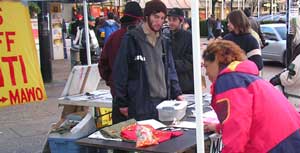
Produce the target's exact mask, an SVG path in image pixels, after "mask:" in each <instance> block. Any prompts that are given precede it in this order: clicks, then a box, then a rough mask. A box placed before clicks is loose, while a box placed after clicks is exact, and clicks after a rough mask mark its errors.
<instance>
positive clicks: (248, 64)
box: [219, 60, 259, 76]
mask: <svg viewBox="0 0 300 153" xmlns="http://www.w3.org/2000/svg"><path fill="white" fill-rule="evenodd" d="M231 72H241V73H248V74H252V75H258V74H259V71H258V68H257V66H256V64H255V63H254V62H252V61H250V60H245V61H234V62H231V63H230V64H229V65H228V66H227V67H225V68H224V69H223V70H221V72H220V74H219V76H220V75H222V74H226V73H231Z"/></svg>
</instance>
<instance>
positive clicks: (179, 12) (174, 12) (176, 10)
mask: <svg viewBox="0 0 300 153" xmlns="http://www.w3.org/2000/svg"><path fill="white" fill-rule="evenodd" d="M168 16H174V17H179V19H180V20H181V21H183V19H184V13H183V11H182V10H181V9H180V8H173V9H171V10H170V11H169V12H168Z"/></svg>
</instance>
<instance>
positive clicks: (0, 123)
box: [0, 60, 70, 153]
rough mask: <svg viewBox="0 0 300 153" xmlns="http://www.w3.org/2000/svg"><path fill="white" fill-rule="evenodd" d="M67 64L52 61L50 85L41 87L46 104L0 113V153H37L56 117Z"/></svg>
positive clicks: (15, 108)
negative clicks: (46, 98)
mask: <svg viewBox="0 0 300 153" xmlns="http://www.w3.org/2000/svg"><path fill="white" fill-rule="evenodd" d="M69 63H70V62H69V61H68V60H56V61H52V71H53V82H52V83H48V84H45V88H46V92H47V96H48V100H47V101H45V102H39V103H31V104H24V105H17V106H11V107H5V108H1V110H0V131H1V133H0V152H1V153H40V152H41V150H42V144H43V142H44V140H45V139H46V134H47V132H48V130H49V128H50V125H51V123H54V122H56V121H57V120H58V118H59V117H60V113H61V111H62V110H61V109H59V108H58V103H57V98H58V97H60V94H61V92H62V90H63V88H64V85H65V82H66V79H67V77H68V75H69V72H70V64H69Z"/></svg>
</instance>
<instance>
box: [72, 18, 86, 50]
mask: <svg viewBox="0 0 300 153" xmlns="http://www.w3.org/2000/svg"><path fill="white" fill-rule="evenodd" d="M82 26H83V16H82V15H81V14H77V15H76V20H75V21H72V22H71V23H70V28H69V29H70V32H69V33H70V36H71V46H72V47H74V43H73V41H74V39H75V37H76V34H77V29H78V27H82Z"/></svg>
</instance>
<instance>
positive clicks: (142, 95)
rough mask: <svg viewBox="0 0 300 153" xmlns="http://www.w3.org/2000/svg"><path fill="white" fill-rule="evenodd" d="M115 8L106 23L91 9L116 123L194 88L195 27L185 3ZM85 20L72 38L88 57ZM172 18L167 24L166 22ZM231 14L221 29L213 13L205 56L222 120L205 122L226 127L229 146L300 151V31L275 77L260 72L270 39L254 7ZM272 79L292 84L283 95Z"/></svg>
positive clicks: (152, 114)
mask: <svg viewBox="0 0 300 153" xmlns="http://www.w3.org/2000/svg"><path fill="white" fill-rule="evenodd" d="M108 15H109V16H108V19H107V20H106V21H100V20H97V22H98V23H99V24H100V23H102V25H101V26H99V25H95V19H94V18H92V17H89V19H88V20H89V27H90V32H89V34H90V37H91V39H90V42H91V51H92V52H94V54H95V55H98V56H100V59H99V60H98V61H94V63H95V62H98V64H99V65H98V67H99V72H100V75H101V77H102V78H103V79H104V80H105V82H106V84H107V85H108V86H109V87H110V89H111V94H112V96H113V107H112V108H113V111H112V119H113V124H116V123H119V122H122V121H125V120H127V119H130V118H135V119H136V120H145V119H158V112H157V109H156V106H157V105H158V104H159V103H160V102H162V101H164V100H168V99H175V100H178V101H182V100H184V97H183V94H194V82H193V80H194V77H193V54H192V52H193V51H192V33H191V28H192V27H191V20H190V19H185V14H184V12H183V10H182V9H180V8H172V9H170V10H169V11H168V9H167V7H166V5H165V4H164V3H163V2H162V1H160V0H151V1H148V2H147V3H146V5H145V8H144V10H142V8H141V7H140V5H139V4H138V3H137V2H128V3H126V5H125V10H124V16H123V17H122V18H121V19H120V23H117V22H116V21H115V20H114V17H113V14H111V13H110V14H108ZM81 20H82V16H81V15H78V16H77V20H76V22H74V25H75V26H76V28H72V31H73V32H72V33H73V34H72V39H74V46H77V47H78V48H79V49H80V52H81V54H80V57H81V58H82V59H81V60H82V61H81V62H82V64H87V63H86V60H85V59H83V58H86V55H85V54H86V53H85V51H84V50H85V48H86V47H85V46H84V43H83V42H84V41H82V40H84V33H85V32H84V30H83V28H82V25H83V24H82V22H81ZM166 20H167V25H168V26H167V30H166V29H165V28H164V29H163V25H164V24H165V22H166ZM227 22H228V24H227V28H228V29H227V30H228V31H229V33H227V34H222V33H223V30H224V29H223V26H222V24H221V21H220V19H218V18H216V19H215V15H211V16H210V18H209V19H208V20H207V25H208V37H207V38H208V39H214V40H213V41H211V42H210V43H209V44H208V46H207V48H206V49H205V50H204V52H203V54H202V57H203V61H204V63H203V64H204V66H205V69H206V75H207V76H208V78H209V80H210V81H211V82H212V87H211V94H212V102H211V105H212V107H213V108H214V110H215V112H216V113H217V116H218V119H219V121H220V123H219V124H215V123H205V127H204V128H205V130H206V131H214V132H217V133H220V134H222V141H223V144H224V147H223V149H222V152H224V153H226V152H271V153H275V152H276V153H298V152H300V133H299V132H300V131H299V127H300V116H299V113H298V111H299V103H300V102H299V99H300V96H299V93H300V92H299V91H298V90H297V92H294V91H295V90H293V89H299V87H298V84H299V83H300V79H299V76H300V75H299V67H300V66H299V64H300V61H299V60H300V57H299V56H298V55H299V53H300V52H299V48H300V47H299V44H300V42H299V41H298V40H299V38H300V37H299V32H300V31H299V30H298V32H297V33H296V36H295V40H296V39H297V41H294V44H293V46H294V49H293V50H294V52H293V61H292V62H291V64H290V66H289V67H288V69H287V70H286V71H284V72H283V73H280V74H278V75H276V76H275V77H274V78H272V79H271V80H270V82H269V81H265V80H263V79H262V78H261V77H260V75H259V74H260V71H261V70H262V69H263V60H262V56H261V49H262V48H263V47H264V46H266V45H267V43H266V42H265V40H264V37H263V35H262V33H261V31H260V25H259V23H258V22H257V21H255V19H254V18H253V17H251V11H250V10H249V9H248V8H246V9H245V10H244V11H241V10H233V11H231V12H230V13H229V14H228V16H227ZM94 27H97V28H94ZM298 28H299V27H298ZM299 29H300V28H299ZM75 31H76V32H75ZM100 48H102V52H100V50H101V49H100ZM194 62H201V61H194ZM272 84H273V85H282V86H285V87H286V89H289V87H288V86H293V87H292V88H291V90H286V91H287V92H286V94H285V95H284V94H283V93H282V92H280V91H278V90H277V89H276V88H274V86H273V85H272ZM270 95H272V96H270ZM286 96H287V97H288V99H287V97H286ZM291 99H293V100H292V101H293V105H294V106H295V107H293V106H292V105H291V104H290V102H289V101H291ZM295 99H296V100H295ZM294 100H295V101H294ZM295 108H296V109H295ZM275 114H279V115H275ZM116 152H117V151H116Z"/></svg>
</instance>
